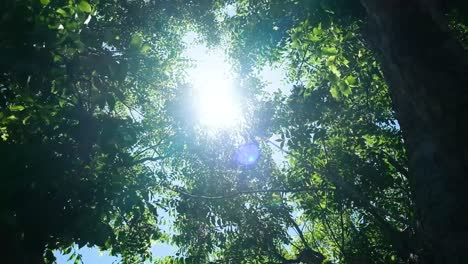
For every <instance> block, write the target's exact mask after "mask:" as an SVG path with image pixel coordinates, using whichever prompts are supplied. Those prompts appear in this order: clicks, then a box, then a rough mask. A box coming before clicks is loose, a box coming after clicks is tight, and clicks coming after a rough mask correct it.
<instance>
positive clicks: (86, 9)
mask: <svg viewBox="0 0 468 264" xmlns="http://www.w3.org/2000/svg"><path fill="white" fill-rule="evenodd" d="M78 9H79V10H80V11H83V12H86V13H91V12H92V11H93V8H92V7H91V5H90V4H89V3H88V2H86V1H81V2H80V3H79V4H78Z"/></svg>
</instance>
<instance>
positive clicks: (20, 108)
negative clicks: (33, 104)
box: [10, 105, 24, 112]
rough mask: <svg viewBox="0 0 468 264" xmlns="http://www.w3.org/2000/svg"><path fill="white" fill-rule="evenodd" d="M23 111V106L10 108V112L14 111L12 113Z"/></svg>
mask: <svg viewBox="0 0 468 264" xmlns="http://www.w3.org/2000/svg"><path fill="white" fill-rule="evenodd" d="M23 110H24V106H22V105H13V106H10V111H12V112H19V111H23Z"/></svg>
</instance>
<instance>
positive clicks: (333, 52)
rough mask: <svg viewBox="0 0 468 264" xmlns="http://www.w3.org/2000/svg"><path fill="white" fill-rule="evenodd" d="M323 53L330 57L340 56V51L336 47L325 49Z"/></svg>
mask: <svg viewBox="0 0 468 264" xmlns="http://www.w3.org/2000/svg"><path fill="white" fill-rule="evenodd" d="M322 52H323V54H325V55H329V56H332V55H336V54H338V50H337V49H336V48H335V47H323V48H322Z"/></svg>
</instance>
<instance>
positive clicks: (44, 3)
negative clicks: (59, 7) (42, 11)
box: [41, 0, 50, 6]
mask: <svg viewBox="0 0 468 264" xmlns="http://www.w3.org/2000/svg"><path fill="white" fill-rule="evenodd" d="M49 3H50V0H41V4H42V5H44V6H46V5H48V4H49Z"/></svg>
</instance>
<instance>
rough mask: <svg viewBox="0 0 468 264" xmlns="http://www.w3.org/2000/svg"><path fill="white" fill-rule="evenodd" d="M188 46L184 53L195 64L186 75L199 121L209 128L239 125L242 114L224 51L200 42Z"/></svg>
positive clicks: (229, 127) (216, 128)
mask: <svg viewBox="0 0 468 264" xmlns="http://www.w3.org/2000/svg"><path fill="white" fill-rule="evenodd" d="M192 41H193V40H192ZM189 47H190V48H189V49H187V50H186V55H187V57H189V58H190V59H191V60H193V61H194V64H195V67H193V68H192V69H190V70H189V71H188V74H189V76H188V77H189V81H190V82H191V84H192V85H193V89H194V94H193V99H194V100H195V105H196V108H197V113H195V114H196V116H197V118H198V121H199V123H200V124H201V125H202V126H204V127H206V128H208V129H211V130H218V129H232V128H234V127H235V126H237V125H239V122H240V120H241V118H242V113H241V111H240V106H239V102H238V100H237V96H236V94H235V89H234V85H233V78H232V74H231V68H230V65H229V64H228V63H227V62H226V60H225V56H224V54H222V53H221V52H220V51H219V50H209V49H208V48H207V47H206V46H204V45H201V44H195V45H193V44H192V45H191V46H189Z"/></svg>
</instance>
